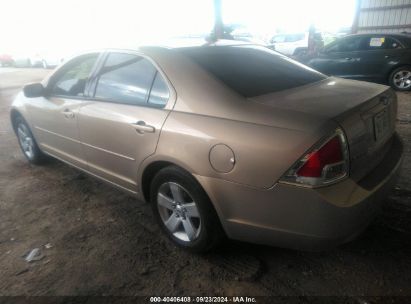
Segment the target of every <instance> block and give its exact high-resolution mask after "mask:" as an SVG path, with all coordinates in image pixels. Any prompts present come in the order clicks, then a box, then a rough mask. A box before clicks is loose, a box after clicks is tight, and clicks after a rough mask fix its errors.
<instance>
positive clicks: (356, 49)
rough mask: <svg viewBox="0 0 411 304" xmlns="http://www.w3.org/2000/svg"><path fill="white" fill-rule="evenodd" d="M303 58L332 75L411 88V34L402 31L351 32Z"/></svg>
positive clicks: (314, 66)
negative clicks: (380, 32) (354, 33)
mask: <svg viewBox="0 0 411 304" xmlns="http://www.w3.org/2000/svg"><path fill="white" fill-rule="evenodd" d="M303 62H305V63H306V64H308V65H309V66H311V67H313V68H314V69H316V70H318V71H321V72H323V73H325V74H328V75H335V76H338V77H343V78H352V79H358V80H366V81H373V82H378V83H388V84H390V85H391V86H392V87H393V88H394V89H396V90H399V91H407V90H410V89H411V37H410V36H409V35H402V34H358V35H349V36H345V37H343V38H340V39H337V40H336V41H334V42H332V43H330V44H329V45H327V46H325V47H324V48H323V49H322V50H321V51H320V52H319V53H318V55H316V56H315V57H312V58H306V59H303Z"/></svg>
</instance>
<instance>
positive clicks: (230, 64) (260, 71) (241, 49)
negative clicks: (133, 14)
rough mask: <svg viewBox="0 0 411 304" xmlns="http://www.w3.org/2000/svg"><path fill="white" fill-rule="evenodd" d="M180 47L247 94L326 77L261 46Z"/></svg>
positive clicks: (302, 83)
mask: <svg viewBox="0 0 411 304" xmlns="http://www.w3.org/2000/svg"><path fill="white" fill-rule="evenodd" d="M180 51H181V52H182V53H184V54H185V55H187V56H189V57H190V58H191V59H193V60H194V61H195V62H196V63H197V64H199V65H200V66H201V67H203V68H204V69H205V70H207V71H208V72H209V73H211V74H212V75H214V76H215V77H216V78H218V79H219V80H221V81H222V82H223V83H225V84H226V85H227V86H229V87H230V88H231V89H233V90H235V91H237V92H238V93H240V94H241V95H243V96H244V97H255V96H259V95H264V94H268V93H272V92H277V91H281V90H286V89H291V88H295V87H298V86H302V85H305V84H309V83H313V82H317V81H320V80H322V79H325V78H326V76H324V75H323V74H321V73H319V72H317V71H315V70H313V69H311V68H309V67H307V66H305V65H302V64H300V63H298V62H296V61H294V60H292V59H290V58H288V57H286V56H283V55H281V54H278V53H277V52H274V51H271V50H270V49H268V48H265V47H260V46H254V45H238V46H209V47H193V48H181V49H180Z"/></svg>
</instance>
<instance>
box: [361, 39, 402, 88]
mask: <svg viewBox="0 0 411 304" xmlns="http://www.w3.org/2000/svg"><path fill="white" fill-rule="evenodd" d="M403 54H404V48H403V46H402V45H401V43H400V42H399V41H398V40H396V39H395V38H393V37H390V36H387V35H370V36H368V37H366V38H365V41H364V51H363V54H362V56H361V62H360V73H362V74H363V76H364V77H363V79H365V80H368V79H369V80H380V81H384V80H386V78H387V71H389V70H390V69H391V68H392V64H393V63H395V62H398V61H400V58H401V56H402V55H403Z"/></svg>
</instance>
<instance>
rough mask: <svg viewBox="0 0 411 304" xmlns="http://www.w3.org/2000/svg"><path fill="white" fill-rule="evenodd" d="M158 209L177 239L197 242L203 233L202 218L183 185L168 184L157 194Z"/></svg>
mask: <svg viewBox="0 0 411 304" xmlns="http://www.w3.org/2000/svg"><path fill="white" fill-rule="evenodd" d="M157 208H158V211H159V214H160V218H161V220H162V222H163V224H164V226H165V228H166V229H167V230H168V231H169V232H170V233H171V234H172V235H173V236H174V237H175V238H177V239H179V240H181V241H185V242H192V241H194V240H196V239H197V238H198V236H199V234H200V231H201V217H200V213H199V210H198V207H197V204H196V202H195V201H194V200H193V199H192V197H191V195H190V194H189V192H188V191H187V190H185V189H184V188H183V187H182V186H181V185H179V184H177V183H174V182H167V183H164V184H162V185H161V186H160V188H159V190H158V193H157Z"/></svg>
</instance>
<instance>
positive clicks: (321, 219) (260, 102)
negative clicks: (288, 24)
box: [11, 41, 402, 252]
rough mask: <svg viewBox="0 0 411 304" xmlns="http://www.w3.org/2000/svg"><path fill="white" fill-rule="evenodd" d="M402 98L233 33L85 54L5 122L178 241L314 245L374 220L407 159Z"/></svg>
mask: <svg viewBox="0 0 411 304" xmlns="http://www.w3.org/2000/svg"><path fill="white" fill-rule="evenodd" d="M396 112H397V100H396V95H395V94H394V93H393V92H392V91H391V90H390V89H389V88H387V87H386V86H382V85H377V84H372V83H367V82H358V81H353V80H345V79H339V78H333V77H327V76H325V75H323V74H321V73H319V72H317V71H315V70H312V69H311V68H309V67H306V66H304V65H302V64H300V63H298V62H295V61H294V60H292V59H290V58H289V57H286V56H284V55H281V54H279V53H277V52H273V51H271V50H269V49H267V48H265V47H261V46H255V45H249V44H245V43H244V44H241V43H238V42H235V41H231V42H230V41H224V42H221V44H220V42H217V43H215V44H213V45H211V44H208V45H205V46H201V47H199V46H194V47H186V48H164V47H141V48H140V49H137V50H135V51H132V50H104V51H101V52H98V51H96V52H89V53H84V54H82V55H79V56H77V57H75V58H73V59H71V60H69V61H67V62H66V63H65V64H64V65H62V66H60V67H59V68H58V69H57V70H55V71H54V72H53V73H52V75H51V76H49V77H48V78H46V79H45V80H44V81H43V82H42V83H35V84H29V85H26V86H25V87H24V90H23V92H22V93H20V94H19V95H18V96H17V97H16V99H15V101H14V102H13V105H12V110H11V121H12V125H13V127H14V130H15V132H16V134H17V137H18V140H19V144H20V146H21V149H22V151H23V153H24V155H25V156H26V158H27V159H28V160H29V162H31V163H33V164H41V163H43V162H44V161H45V159H46V158H47V156H52V157H55V158H57V159H60V160H62V161H64V162H66V163H68V164H70V165H72V166H74V167H76V168H78V169H81V170H83V171H85V172H87V173H89V174H90V175H92V176H95V177H98V178H100V179H101V180H103V181H106V182H108V183H109V184H111V185H114V186H116V187H118V188H120V189H122V190H124V191H126V192H128V193H130V194H133V195H135V196H137V197H139V198H141V199H144V200H146V201H148V202H150V203H151V204H152V208H153V212H154V215H155V218H156V219H157V220H158V222H159V224H160V226H161V227H162V229H163V231H164V232H165V233H166V234H167V236H168V237H169V238H170V239H171V240H172V241H173V242H174V243H176V244H178V245H179V246H181V247H183V248H186V249H189V250H192V251H196V252H200V251H206V250H209V249H210V248H213V247H214V246H216V245H217V244H218V243H219V242H220V241H221V239H222V238H223V237H224V236H227V237H229V238H231V239H236V240H241V241H247V242H253V243H261V244H270V245H275V246H282V247H288V248H297V249H310V250H320V249H324V248H328V247H330V246H335V245H337V244H339V243H341V242H346V241H348V240H351V239H352V238H353V237H354V236H356V235H357V234H358V233H360V232H361V231H362V230H363V229H364V228H365V227H367V225H368V223H369V222H370V221H371V220H372V219H373V218H374V217H375V215H376V213H377V211H378V210H379V209H380V207H381V202H382V200H383V198H384V197H385V195H386V194H387V192H388V191H389V190H390V189H391V187H393V185H394V182H395V177H396V175H397V173H398V170H399V167H400V163H401V159H402V144H401V141H400V140H399V139H398V136H397V135H396V132H395V119H396Z"/></svg>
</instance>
